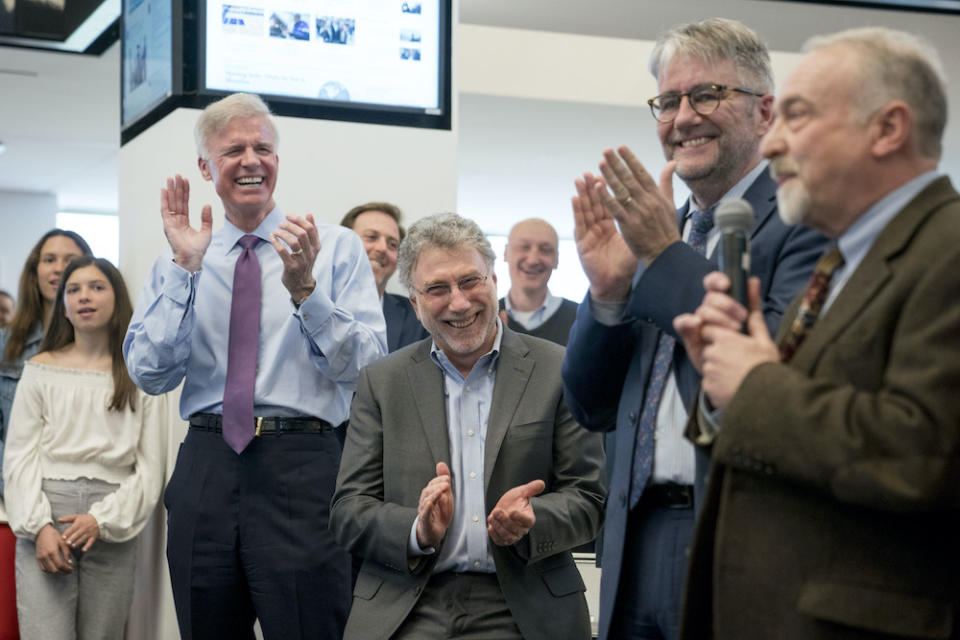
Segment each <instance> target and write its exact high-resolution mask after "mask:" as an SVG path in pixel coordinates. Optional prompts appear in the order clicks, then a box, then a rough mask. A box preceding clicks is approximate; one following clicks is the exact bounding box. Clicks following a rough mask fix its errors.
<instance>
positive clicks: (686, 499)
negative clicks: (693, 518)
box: [670, 486, 693, 509]
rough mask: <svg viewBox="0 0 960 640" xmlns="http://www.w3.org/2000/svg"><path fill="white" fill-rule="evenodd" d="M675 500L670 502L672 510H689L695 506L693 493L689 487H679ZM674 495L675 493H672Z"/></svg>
mask: <svg viewBox="0 0 960 640" xmlns="http://www.w3.org/2000/svg"><path fill="white" fill-rule="evenodd" d="M675 492H676V497H675V499H673V500H671V501H670V508H671V509H689V508H690V507H692V506H693V493H692V491H690V490H689V489H688V488H687V487H683V486H681V487H677V488H676V490H675ZM671 493H674V491H671Z"/></svg>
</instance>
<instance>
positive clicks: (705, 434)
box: [696, 389, 723, 446]
mask: <svg viewBox="0 0 960 640" xmlns="http://www.w3.org/2000/svg"><path fill="white" fill-rule="evenodd" d="M722 421H723V409H715V408H714V407H713V405H712V404H711V403H710V399H709V398H707V394H706V393H704V392H703V390H702V389H701V390H700V402H699V403H698V409H697V426H698V427H699V429H698V431H699V434H698V435H697V439H696V443H697V444H699V445H703V446H707V445H710V444H713V440H714V438H716V437H717V433H718V432H719V431H720V423H721V422H722Z"/></svg>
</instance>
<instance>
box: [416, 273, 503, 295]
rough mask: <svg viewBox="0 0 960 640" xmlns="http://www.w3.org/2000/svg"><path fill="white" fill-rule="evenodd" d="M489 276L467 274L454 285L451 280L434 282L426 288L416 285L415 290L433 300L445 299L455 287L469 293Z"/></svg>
mask: <svg viewBox="0 0 960 640" xmlns="http://www.w3.org/2000/svg"><path fill="white" fill-rule="evenodd" d="M489 277H490V276H481V275H474V276H467V277H465V278H460V279H459V280H458V281H457V282H456V283H454V284H453V285H451V284H450V283H449V282H434V283H433V284H430V285H427V287H426V288H425V289H417V288H416V287H414V291H416V292H417V293H419V294H421V295H424V296H426V297H428V298H430V299H431V300H445V299H446V298H448V297H449V296H450V294H451V293H453V287H456V288H457V289H459V290H460V291H462V292H463V293H469V292H471V291H473V290H474V289H476V288H477V287H479V286H480V285H481V284H483V283H484V282H486V281H487V278H489Z"/></svg>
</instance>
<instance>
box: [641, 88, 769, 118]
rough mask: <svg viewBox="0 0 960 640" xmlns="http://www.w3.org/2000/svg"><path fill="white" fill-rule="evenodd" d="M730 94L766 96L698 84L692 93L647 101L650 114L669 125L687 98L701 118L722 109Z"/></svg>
mask: <svg viewBox="0 0 960 640" xmlns="http://www.w3.org/2000/svg"><path fill="white" fill-rule="evenodd" d="M728 92H736V93H743V94H746V95H750V96H755V97H758V98H759V97H762V96H763V95H764V94H763V93H762V92H760V91H754V90H753V89H744V88H743V87H730V86H727V85H725V84H698V85H697V86H695V87H693V88H692V89H690V91H684V92H683V93H680V92H679V91H668V92H666V93H661V94H660V95H658V96H655V97H653V98H650V99H649V100H647V104H648V105H650V112H651V113H652V114H653V117H654V118H656V119H657V122H662V123H663V124H667V123H669V122H673V120H674V119H675V118H676V117H677V114H678V113H680V103H681V102H683V97H684V96H686V97H687V100H688V101H689V102H690V108H691V109H693V110H694V112H696V113H698V114H699V115H701V116H708V115H710V114H711V113H713V112H714V111H716V110H717V109H719V108H720V103H721V102H722V101H723V100H724V99H725V98H727V97H728V96H729V93H728Z"/></svg>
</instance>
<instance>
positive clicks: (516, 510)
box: [416, 462, 546, 548]
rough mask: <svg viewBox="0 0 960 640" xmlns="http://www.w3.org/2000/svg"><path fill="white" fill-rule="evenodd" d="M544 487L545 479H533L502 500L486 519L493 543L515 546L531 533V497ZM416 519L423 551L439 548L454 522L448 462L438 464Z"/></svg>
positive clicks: (422, 498)
mask: <svg viewBox="0 0 960 640" xmlns="http://www.w3.org/2000/svg"><path fill="white" fill-rule="evenodd" d="M545 488H546V484H544V482H543V480H533V481H532V482H528V483H527V484H523V485H520V486H519V487H514V488H512V489H510V490H509V491H507V492H506V493H504V494H503V495H502V496H501V497H500V499H499V500H498V501H497V504H496V506H495V507H494V508H493V510H492V511H491V512H490V515H489V516H487V533H488V534H489V536H490V539H491V540H492V541H493V543H494V544H496V545H498V546H508V545H512V544H516V543H517V542H519V541H520V540H521V539H522V538H523V536H525V535H527V533H529V532H530V529H532V528H533V525H534V524H535V523H536V521H537V519H536V516H535V515H534V513H533V507H532V506H531V504H530V498H532V497H533V496H536V495H539V494H541V493H543V490H544V489H545ZM417 516H418V518H419V519H418V521H417V532H416V535H417V544H418V545H420V547H421V548H426V547H436V546H438V545H439V544H440V542H441V541H442V540H443V536H444V535H446V533H447V528H448V527H449V526H450V522H451V521H452V520H453V487H452V484H451V477H450V468H449V467H448V466H447V465H446V463H443V462H438V463H437V475H436V476H435V477H434V478H432V479H431V480H430V482H429V483H427V486H426V487H424V489H423V491H421V492H420V502H419V504H418V506H417Z"/></svg>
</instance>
